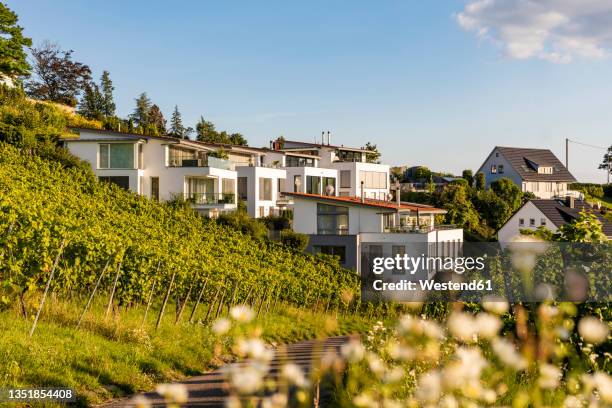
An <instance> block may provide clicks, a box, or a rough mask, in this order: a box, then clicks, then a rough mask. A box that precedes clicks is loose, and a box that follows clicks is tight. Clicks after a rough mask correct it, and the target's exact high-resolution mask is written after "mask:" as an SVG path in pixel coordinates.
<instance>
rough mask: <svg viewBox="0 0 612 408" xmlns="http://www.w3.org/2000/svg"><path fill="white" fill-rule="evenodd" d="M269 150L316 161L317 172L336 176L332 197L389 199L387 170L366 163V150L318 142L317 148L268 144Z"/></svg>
mask: <svg viewBox="0 0 612 408" xmlns="http://www.w3.org/2000/svg"><path fill="white" fill-rule="evenodd" d="M271 145H272V148H273V149H275V150H279V151H283V152H285V153H287V154H290V153H293V154H296V153H301V154H305V155H310V156H312V157H316V158H317V159H318V166H317V167H321V168H329V169H334V170H336V171H337V172H338V175H337V178H338V183H337V185H336V191H337V193H336V195H338V196H344V197H361V195H362V193H363V195H364V197H366V198H371V199H378V200H387V199H388V198H389V191H390V186H389V169H390V166H388V165H386V164H379V163H369V162H368V161H367V153H368V150H366V149H364V148H353V147H346V146H334V145H331V144H329V139H328V140H327V143H325V140H324V139H323V140H321V143H320V144H317V143H306V142H298V141H289V140H286V141H283V142H279V141H278V140H277V141H274V142H271Z"/></svg>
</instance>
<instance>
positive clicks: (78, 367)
mask: <svg viewBox="0 0 612 408" xmlns="http://www.w3.org/2000/svg"><path fill="white" fill-rule="evenodd" d="M82 303H83V302H81V301H79V302H74V303H72V302H60V301H55V300H53V299H50V300H49V301H48V303H47V304H46V305H45V311H44V314H43V318H42V320H41V321H40V322H39V324H38V327H37V329H36V332H35V333H34V336H33V337H32V338H31V339H30V338H29V337H28V331H29V329H30V327H31V319H28V320H25V319H24V318H23V317H20V316H19V314H18V313H17V311H16V310H12V309H11V310H7V311H4V312H1V313H0V332H1V333H2V335H1V336H0V387H3V388H6V387H33V386H37V387H54V386H55V387H60V386H61V387H70V388H73V389H75V390H76V391H77V395H78V405H80V406H88V405H91V404H97V403H101V402H104V401H106V400H109V399H111V398H115V397H120V396H125V395H129V394H132V393H135V392H139V391H145V390H151V389H153V388H154V386H155V384H157V383H160V382H167V381H173V380H179V379H182V378H185V377H187V376H192V375H197V374H200V373H203V372H205V371H207V370H210V369H211V368H213V367H215V366H217V365H219V364H221V363H222V361H220V360H219V359H218V358H214V353H213V349H214V345H215V341H214V337H213V335H212V334H211V332H210V329H209V327H207V326H204V325H202V324H189V323H187V322H186V321H187V320H188V317H189V316H188V315H189V313H190V308H188V309H187V310H186V312H185V316H183V319H182V320H183V323H179V324H177V325H175V324H174V315H175V314H174V308H173V307H172V306H170V305H169V306H168V308H167V310H166V312H165V315H164V320H163V323H162V325H161V327H160V328H159V330H157V331H156V330H155V329H154V327H155V320H156V318H157V311H158V310H157V309H155V310H151V311H150V312H149V316H148V319H147V322H146V324H145V327H144V329H140V325H141V321H142V316H143V314H144V308H142V307H136V308H132V309H130V310H127V311H125V310H123V309H122V310H121V312H120V316H119V317H118V318H117V317H110V318H108V319H105V318H104V305H102V304H101V303H100V304H96V305H94V307H93V310H92V311H91V313H89V315H88V317H87V318H86V320H85V321H84V323H83V325H82V328H81V329H76V328H75V326H76V322H77V319H78V316H79V311H80V307H82ZM206 308H207V305H201V306H200V308H199V312H200V314H201V315H203V314H204V313H205V310H206ZM226 313H227V312H226ZM258 324H259V325H260V326H261V327H262V329H263V337H264V338H265V339H266V340H268V341H270V342H275V343H288V342H295V341H299V340H302V339H308V338H316V337H323V336H328V335H339V334H348V333H355V332H363V331H365V330H366V327H368V323H367V321H366V320H365V319H362V318H358V317H343V316H340V317H338V318H337V319H336V318H335V317H334V316H331V315H323V314H321V313H319V314H316V313H313V312H311V311H305V310H296V309H294V308H291V307H284V306H283V307H278V308H277V311H276V312H271V313H270V314H268V315H265V316H261V317H260V318H259V319H258Z"/></svg>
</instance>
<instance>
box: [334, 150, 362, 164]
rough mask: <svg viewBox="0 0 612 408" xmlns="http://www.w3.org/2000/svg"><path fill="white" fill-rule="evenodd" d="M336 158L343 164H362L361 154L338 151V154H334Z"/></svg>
mask: <svg viewBox="0 0 612 408" xmlns="http://www.w3.org/2000/svg"><path fill="white" fill-rule="evenodd" d="M336 156H337V157H338V161H343V162H362V161H363V159H362V156H361V152H353V151H346V150H338V152H337V153H336Z"/></svg>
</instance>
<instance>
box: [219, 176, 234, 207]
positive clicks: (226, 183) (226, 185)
mask: <svg viewBox="0 0 612 408" xmlns="http://www.w3.org/2000/svg"><path fill="white" fill-rule="evenodd" d="M234 183H235V181H234V179H228V178H224V179H221V194H220V200H221V201H220V202H223V203H226V204H229V203H231V204H235V203H236V194H235V193H236V191H235V190H234V188H235V187H234Z"/></svg>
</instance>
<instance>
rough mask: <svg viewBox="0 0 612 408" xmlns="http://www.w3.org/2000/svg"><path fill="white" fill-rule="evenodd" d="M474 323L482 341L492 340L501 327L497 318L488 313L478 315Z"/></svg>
mask: <svg viewBox="0 0 612 408" xmlns="http://www.w3.org/2000/svg"><path fill="white" fill-rule="evenodd" d="M475 323H476V331H477V332H478V336H479V337H482V338H484V339H492V338H493V337H495V336H497V333H499V329H501V326H502V322H501V320H500V319H499V317H497V316H494V315H492V314H489V313H478V315H477V316H476V319H475Z"/></svg>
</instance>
